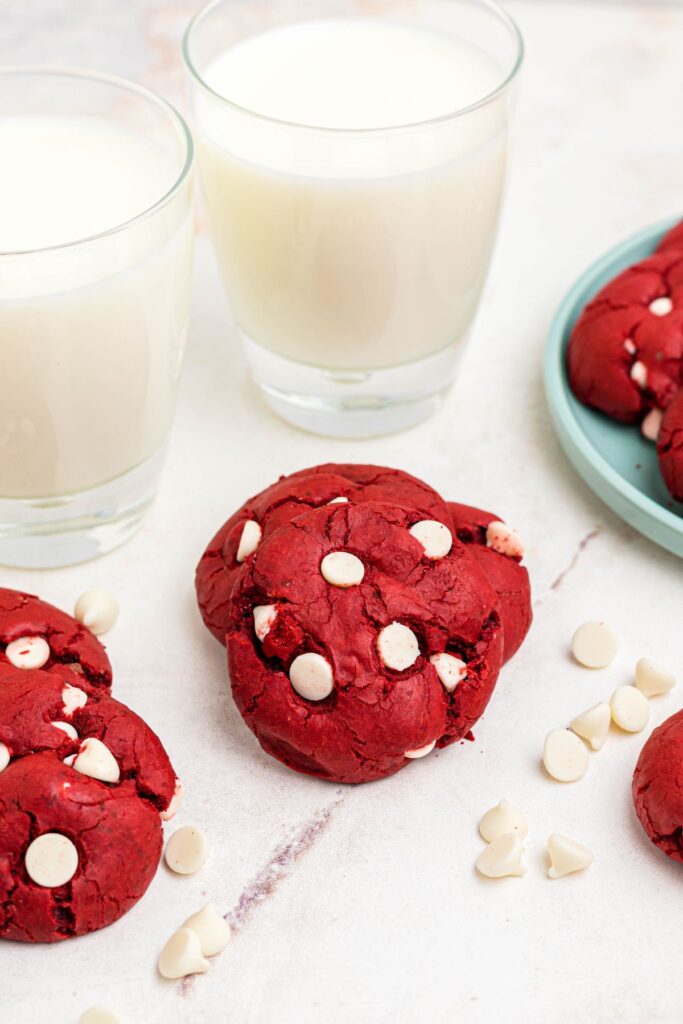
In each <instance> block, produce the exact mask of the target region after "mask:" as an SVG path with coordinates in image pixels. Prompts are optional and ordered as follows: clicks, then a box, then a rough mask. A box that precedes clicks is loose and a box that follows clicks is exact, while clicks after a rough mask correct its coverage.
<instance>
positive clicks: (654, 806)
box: [633, 711, 683, 863]
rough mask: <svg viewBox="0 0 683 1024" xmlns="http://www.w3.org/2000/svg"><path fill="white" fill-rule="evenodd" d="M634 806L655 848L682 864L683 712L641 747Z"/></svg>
mask: <svg viewBox="0 0 683 1024" xmlns="http://www.w3.org/2000/svg"><path fill="white" fill-rule="evenodd" d="M633 803H634V806H635V809H636V814H637V815H638V817H639V819H640V824H641V825H642V826H643V828H644V829H645V832H646V833H647V835H648V836H649V837H650V839H651V840H652V842H653V843H654V844H655V846H658V847H659V848H660V850H662V852H663V853H665V854H666V855H667V857H671V858H672V860H678V861H681V862H682V863H683V711H679V712H678V713H677V714H675V715H672V716H671V718H668V719H667V720H666V722H664V724H663V725H660V726H659V728H658V729H655V731H654V732H653V733H652V735H651V736H650V738H649V740H648V741H647V743H646V744H645V746H644V747H643V749H642V751H641V754H640V757H639V758H638V764H637V765H636V770H635V772H634V774H633Z"/></svg>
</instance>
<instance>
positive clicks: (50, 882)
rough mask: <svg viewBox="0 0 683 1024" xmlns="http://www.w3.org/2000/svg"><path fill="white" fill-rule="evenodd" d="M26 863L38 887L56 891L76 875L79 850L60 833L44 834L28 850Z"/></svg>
mask: <svg viewBox="0 0 683 1024" xmlns="http://www.w3.org/2000/svg"><path fill="white" fill-rule="evenodd" d="M24 863H25V865H26V870H27V872H28V874H29V877H30V878H32V879H33V881H34V882H35V883H36V885H42V886H45V888H46V889H55V888H56V887H57V886H59V885H66V883H67V882H69V881H71V879H72V878H73V876H74V875H75V874H76V868H77V867H78V850H77V849H76V847H75V846H74V844H73V843H72V842H71V840H70V839H67V837H66V836H63V835H62V834H61V833H60V832H44V833H43V835H42V836H38V838H37V839H34V840H33V842H32V843H31V845H30V846H29V848H28V849H27V851H26V854H25V856H24Z"/></svg>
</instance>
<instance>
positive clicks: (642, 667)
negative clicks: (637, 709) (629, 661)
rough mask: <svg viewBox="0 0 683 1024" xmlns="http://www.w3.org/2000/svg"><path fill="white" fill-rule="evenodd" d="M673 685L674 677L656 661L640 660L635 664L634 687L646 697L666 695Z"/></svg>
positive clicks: (674, 682) (674, 683)
mask: <svg viewBox="0 0 683 1024" xmlns="http://www.w3.org/2000/svg"><path fill="white" fill-rule="evenodd" d="M675 685H676V676H675V675H674V674H673V672H671V671H670V670H669V669H668V668H666V666H665V665H660V664H659V662H658V661H652V660H651V659H650V658H641V659H640V660H639V661H638V663H637V664H636V686H637V687H638V689H639V690H640V692H641V693H643V694H645V696H646V697H658V696H659V695H660V694H661V693H668V692H669V690H673V688H674V686H675Z"/></svg>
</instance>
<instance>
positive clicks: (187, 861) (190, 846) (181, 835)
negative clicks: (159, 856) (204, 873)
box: [164, 825, 209, 875]
mask: <svg viewBox="0 0 683 1024" xmlns="http://www.w3.org/2000/svg"><path fill="white" fill-rule="evenodd" d="M208 856H209V841H208V839H207V838H206V836H205V835H204V833H203V832H202V830H201V829H199V828H194V826H193V825H184V826H183V828H179V829H178V830H177V831H176V832H174V833H173V835H172V836H171V838H170V839H169V841H168V842H167V843H166V849H165V850H164V860H165V861H166V863H167V864H168V866H169V868H170V869H171V871H175V872H176V874H178V875H194V873H195V872H196V871H199V869H200V868H201V867H202V866H203V864H204V862H205V861H206V858H207V857H208Z"/></svg>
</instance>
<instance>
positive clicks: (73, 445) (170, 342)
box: [0, 114, 192, 499]
mask: <svg viewBox="0 0 683 1024" xmlns="http://www.w3.org/2000/svg"><path fill="white" fill-rule="evenodd" d="M0 153H2V159H1V160H0V498H29V499H30V498H46V497H47V498H49V497H52V496H58V495H68V494H73V493H75V492H78V491H81V490H84V489H86V488H91V487H95V486H96V485H98V484H101V483H105V482H107V481H109V480H112V479H114V478H115V477H117V476H119V475H121V474H123V473H125V472H126V471H127V470H130V469H131V468H133V467H135V466H138V465H139V464H141V463H143V462H144V461H145V460H146V459H147V458H148V457H150V456H151V455H153V454H154V453H155V452H156V451H157V450H158V449H159V448H160V446H161V445H162V443H163V441H164V439H165V436H166V434H167V431H168V428H169V426H170V421H171V416H172V412H173V405H174V400H175V393H176V387H177V383H178V375H179V370H180V362H181V357H182V350H183V344H184V338H185V330H186V324H187V318H188V308H189V286H190V261H191V251H192V226H191V214H190V196H189V189H188V190H185V191H182V190H181V192H179V193H177V194H176V195H175V196H174V197H173V198H172V199H171V200H170V201H169V202H168V203H167V204H166V205H165V206H163V208H162V209H160V210H158V211H156V212H155V213H153V214H151V215H148V216H146V217H142V218H140V219H139V220H137V221H136V220H135V218H137V217H138V216H139V215H140V214H142V213H143V212H144V211H146V210H148V209H149V208H150V207H152V206H154V204H155V203H157V201H158V200H160V199H162V197H164V196H165V195H166V194H167V193H168V192H169V191H170V190H171V189H172V188H173V186H174V184H175V182H176V179H177V178H178V174H179V170H178V158H177V156H174V155H172V154H170V153H168V152H166V150H165V149H163V148H162V147H161V145H159V144H157V143H156V142H154V141H151V140H149V139H148V138H146V137H145V135H144V134H138V133H137V132H134V131H132V130H131V129H128V128H124V127H122V126H118V125H117V124H116V123H114V122H111V121H109V120H106V119H104V118H99V117H95V116H92V117H87V116H73V117H68V116H61V115H49V116H47V115H46V116H43V115H31V114H22V115H18V116H6V117H0ZM128 221H134V223H132V224H129V225H128V226H127V227H125V228H121V227H120V226H121V225H124V224H126V222H128ZM117 227H119V228H120V229H119V230H112V229H114V228H117ZM102 232H110V233H109V234H104V235H102V236H101V237H99V238H96V239H93V240H92V241H85V242H83V241H81V240H83V239H92V237H93V236H95V235H98V234H100V233H102ZM79 241H80V242H81V244H77V245H69V244H68V243H75V242H79ZM49 247H59V248H53V249H52V250H51V249H50V248H49ZM8 253H17V255H8Z"/></svg>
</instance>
